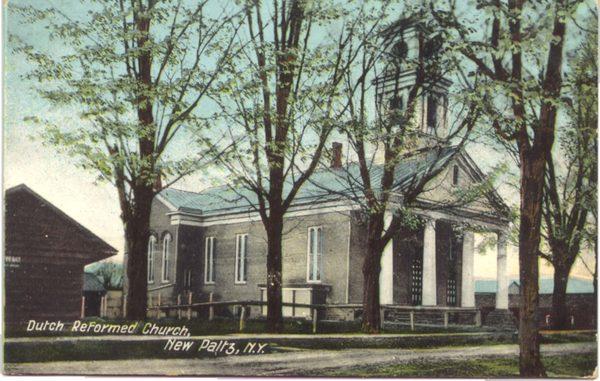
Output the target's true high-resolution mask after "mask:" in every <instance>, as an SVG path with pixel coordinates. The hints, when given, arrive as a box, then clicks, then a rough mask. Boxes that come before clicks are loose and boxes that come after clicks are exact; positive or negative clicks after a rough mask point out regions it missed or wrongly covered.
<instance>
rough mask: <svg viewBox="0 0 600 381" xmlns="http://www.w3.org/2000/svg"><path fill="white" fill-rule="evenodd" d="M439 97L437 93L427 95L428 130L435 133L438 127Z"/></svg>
mask: <svg viewBox="0 0 600 381" xmlns="http://www.w3.org/2000/svg"><path fill="white" fill-rule="evenodd" d="M437 111H438V99H437V97H436V96H435V95H430V96H428V97H427V132H428V133H430V134H434V133H435V130H436V128H437Z"/></svg>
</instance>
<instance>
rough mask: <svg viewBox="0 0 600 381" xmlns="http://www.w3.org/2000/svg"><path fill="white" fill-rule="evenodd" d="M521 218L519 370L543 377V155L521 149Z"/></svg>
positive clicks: (531, 375)
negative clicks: (540, 321) (540, 320)
mask: <svg viewBox="0 0 600 381" xmlns="http://www.w3.org/2000/svg"><path fill="white" fill-rule="evenodd" d="M521 156H527V157H526V158H523V157H522V158H521V217H520V226H519V268H520V271H519V278H520V282H521V295H520V296H521V300H520V307H519V348H520V356H519V369H520V375H521V376H522V377H545V372H544V366H543V364H542V362H541V359H540V337H539V330H538V322H537V316H536V315H537V314H536V312H537V311H538V304H539V286H538V278H539V262H538V250H539V245H540V224H541V202H542V191H543V186H544V177H543V176H544V166H545V160H544V157H545V155H544V154H541V155H536V156H533V155H530V154H528V153H525V152H524V151H523V150H522V151H521Z"/></svg>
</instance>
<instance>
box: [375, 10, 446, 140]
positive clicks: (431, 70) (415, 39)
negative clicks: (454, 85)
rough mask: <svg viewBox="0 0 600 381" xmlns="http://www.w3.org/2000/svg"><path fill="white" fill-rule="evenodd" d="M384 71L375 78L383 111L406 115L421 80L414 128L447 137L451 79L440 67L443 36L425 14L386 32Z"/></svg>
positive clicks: (428, 135)
mask: <svg viewBox="0 0 600 381" xmlns="http://www.w3.org/2000/svg"><path fill="white" fill-rule="evenodd" d="M382 41H383V45H382V46H383V49H384V54H383V59H382V64H383V65H382V71H381V74H380V75H379V76H378V77H377V78H376V79H375V81H374V82H375V89H376V99H375V103H376V108H377V110H378V112H379V115H382V116H387V117H390V118H391V123H394V116H396V118H398V116H402V115H404V111H405V109H406V107H407V103H408V100H409V98H410V93H411V91H413V89H414V88H415V84H416V83H417V80H419V81H420V83H421V86H419V88H418V90H417V98H416V100H415V109H414V112H413V114H412V118H411V119H410V121H403V120H402V117H400V118H398V120H397V122H398V123H406V122H408V123H411V124H412V128H411V130H412V131H415V133H416V135H418V136H419V137H421V138H425V139H428V138H434V139H443V138H445V137H446V136H447V135H448V124H447V116H448V115H447V114H448V112H447V110H448V88H449V86H450V85H451V82H450V81H449V80H448V79H446V78H444V77H443V74H442V73H441V70H440V69H439V65H438V63H439V58H440V53H441V50H442V42H443V41H442V38H441V36H440V35H436V34H434V33H433V31H432V30H431V28H430V27H428V25H427V21H426V20H424V19H423V18H421V17H418V18H417V17H409V18H405V19H401V20H399V21H397V22H396V23H394V24H392V25H391V26H389V27H388V28H387V29H386V30H385V31H384V32H383V35H382Z"/></svg>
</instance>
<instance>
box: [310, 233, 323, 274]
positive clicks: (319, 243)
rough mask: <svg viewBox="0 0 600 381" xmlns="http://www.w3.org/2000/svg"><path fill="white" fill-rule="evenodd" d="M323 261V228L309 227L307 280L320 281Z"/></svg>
mask: <svg viewBox="0 0 600 381" xmlns="http://www.w3.org/2000/svg"><path fill="white" fill-rule="evenodd" d="M322 262H323V228H322V227H311V228H308V261H307V277H306V278H307V281H308V282H320V281H321V278H322V272H323V271H322V265H323V264H322Z"/></svg>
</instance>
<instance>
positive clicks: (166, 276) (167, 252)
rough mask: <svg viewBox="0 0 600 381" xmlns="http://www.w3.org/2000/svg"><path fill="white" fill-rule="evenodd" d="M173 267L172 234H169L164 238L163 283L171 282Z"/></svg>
mask: <svg viewBox="0 0 600 381" xmlns="http://www.w3.org/2000/svg"><path fill="white" fill-rule="evenodd" d="M170 265H171V234H169V233H167V234H166V235H165V238H163V257H162V281H163V282H168V281H169V280H170Z"/></svg>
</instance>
